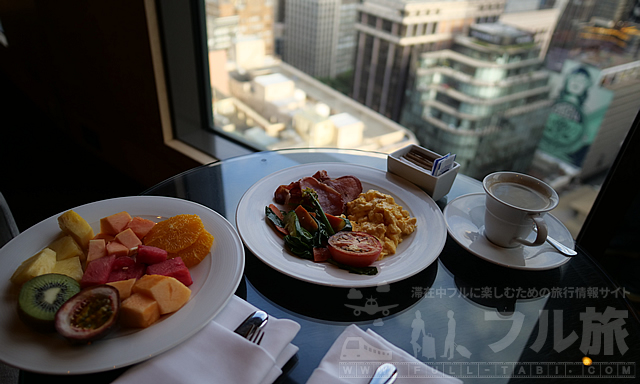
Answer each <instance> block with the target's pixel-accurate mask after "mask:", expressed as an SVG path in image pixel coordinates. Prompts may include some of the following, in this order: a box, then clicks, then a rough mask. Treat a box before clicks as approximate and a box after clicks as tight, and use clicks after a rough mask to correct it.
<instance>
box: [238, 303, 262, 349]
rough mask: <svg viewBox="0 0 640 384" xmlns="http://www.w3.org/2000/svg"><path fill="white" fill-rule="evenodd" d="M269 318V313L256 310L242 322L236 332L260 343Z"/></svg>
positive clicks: (253, 341)
mask: <svg viewBox="0 0 640 384" xmlns="http://www.w3.org/2000/svg"><path fill="white" fill-rule="evenodd" d="M268 320H269V315H268V314H267V313H266V312H264V311H255V312H253V313H252V314H250V315H249V316H248V317H247V318H246V319H245V320H244V321H243V322H242V323H240V325H239V326H238V328H236V329H235V330H234V332H235V333H237V334H239V335H240V336H242V337H244V338H245V339H247V340H249V341H251V342H252V343H256V344H258V345H259V344H260V343H261V342H262V337H263V336H264V330H263V328H264V326H265V325H266V324H267V321H268Z"/></svg>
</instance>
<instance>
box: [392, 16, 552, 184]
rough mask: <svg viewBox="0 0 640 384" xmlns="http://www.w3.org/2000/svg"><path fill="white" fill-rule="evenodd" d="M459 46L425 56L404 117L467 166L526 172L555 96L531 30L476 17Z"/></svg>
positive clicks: (478, 171)
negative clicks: (551, 98) (523, 29)
mask: <svg viewBox="0 0 640 384" xmlns="http://www.w3.org/2000/svg"><path fill="white" fill-rule="evenodd" d="M469 31H470V32H469V35H468V36H463V35H460V36H456V37H454V39H453V45H452V47H451V49H445V50H441V51H437V52H427V53H423V54H422V55H421V56H420V61H419V63H420V64H419V68H418V69H417V72H416V81H415V84H414V86H413V88H412V89H411V91H410V95H409V97H408V100H407V102H406V103H405V108H404V110H403V114H402V119H401V122H400V123H401V124H402V125H404V126H406V127H407V128H409V129H411V130H412V131H413V132H415V134H416V137H417V138H418V140H419V141H420V143H421V144H422V145H423V146H425V147H427V148H429V149H431V150H433V151H435V152H438V153H441V154H446V153H449V152H450V153H455V154H456V156H457V158H456V161H457V162H458V163H460V165H461V170H460V171H461V172H463V173H465V174H467V175H470V176H472V177H476V178H480V179H482V177H484V175H486V174H487V173H489V172H491V171H495V170H496V169H510V170H513V171H520V172H526V170H527V169H528V167H529V165H530V163H531V161H532V159H533V157H534V154H535V149H536V147H537V146H538V142H539V140H540V138H541V135H542V132H543V130H544V123H545V121H546V115H547V114H548V112H549V107H550V104H551V100H550V99H549V91H550V87H549V85H548V80H549V73H548V71H547V70H546V69H544V68H543V65H544V60H543V59H542V58H540V57H539V49H540V47H539V44H537V43H535V42H534V40H533V35H532V34H531V33H529V32H526V31H522V30H518V29H515V28H513V27H510V26H507V25H503V24H499V23H489V24H476V25H473V26H471V27H470V29H469Z"/></svg>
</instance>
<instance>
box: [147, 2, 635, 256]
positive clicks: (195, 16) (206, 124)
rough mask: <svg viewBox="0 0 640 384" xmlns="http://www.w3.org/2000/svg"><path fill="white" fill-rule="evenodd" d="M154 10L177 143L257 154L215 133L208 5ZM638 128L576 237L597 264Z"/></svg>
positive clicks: (629, 171) (622, 192)
mask: <svg viewBox="0 0 640 384" xmlns="http://www.w3.org/2000/svg"><path fill="white" fill-rule="evenodd" d="M152 1H153V0H152ZM156 4H157V15H158V23H159V27H160V28H159V29H160V37H161V39H162V48H163V61H164V66H165V74H166V82H167V91H168V97H169V104H170V110H171V118H172V127H173V133H174V137H175V138H177V139H178V140H179V141H183V142H185V143H187V144H188V145H190V146H192V147H194V148H197V149H199V150H200V151H203V152H205V153H208V154H210V155H212V156H214V157H215V158H217V159H221V160H222V159H226V158H230V157H234V156H238V155H242V154H248V153H253V152H256V151H258V150H257V149H255V148H253V147H251V146H250V145H248V144H247V143H244V142H241V141H239V140H235V139H233V138H230V137H227V136H224V135H223V134H221V133H218V132H215V131H214V130H213V127H214V122H213V113H212V105H211V103H210V102H209V101H210V100H211V97H212V95H211V88H210V87H207V86H206V84H210V78H209V71H208V68H209V60H208V52H207V51H208V49H207V45H206V11H205V2H204V1H203V0H189V1H185V2H182V1H181V2H176V1H171V0H157V2H156ZM436 13H437V11H436ZM167 15H171V16H170V17H167ZM639 125H640V112H639V113H638V114H637V116H636V118H635V120H634V122H633V124H632V126H631V127H630V130H629V133H628V134H627V136H626V138H625V140H624V142H623V144H622V146H621V148H620V151H619V153H618V156H617V158H616V161H615V162H614V164H613V165H612V167H611V168H610V170H609V171H608V173H607V176H606V178H605V181H604V183H603V185H602V188H601V190H600V192H599V193H598V196H597V199H596V201H595V203H594V204H593V207H592V209H591V210H590V212H589V214H588V215H587V219H586V221H585V223H584V225H583V226H582V229H581V231H580V233H579V234H578V236H577V237H576V247H578V248H580V249H581V250H582V251H583V252H585V253H586V254H587V255H589V256H590V257H592V258H594V259H595V260H596V261H597V260H598V259H599V258H601V257H603V256H602V255H603V254H604V252H605V250H606V248H607V247H608V246H609V241H610V240H611V239H612V238H613V236H614V234H615V230H616V226H615V225H611V223H612V222H615V220H616V218H617V217H619V216H620V215H621V212H625V206H626V205H627V204H628V202H630V201H632V199H634V198H636V196H637V192H635V190H634V188H630V187H629V186H630V182H632V180H634V176H635V174H634V172H636V171H637V170H638V164H640V162H638V155H637V154H636V153H635V150H636V149H637V148H638V147H639V145H640V143H639V138H638V132H637V131H638V130H637V128H638V126H639Z"/></svg>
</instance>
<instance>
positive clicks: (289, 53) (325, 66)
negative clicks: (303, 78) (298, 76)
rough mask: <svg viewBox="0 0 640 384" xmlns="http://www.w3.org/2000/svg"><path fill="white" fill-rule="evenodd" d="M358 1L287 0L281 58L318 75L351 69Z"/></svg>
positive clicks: (323, 76) (329, 76) (328, 76)
mask: <svg viewBox="0 0 640 384" xmlns="http://www.w3.org/2000/svg"><path fill="white" fill-rule="evenodd" d="M356 3H357V1H356V0H286V1H285V5H284V14H285V16H284V32H283V34H284V37H283V52H282V60H283V61H284V62H286V63H288V64H289V65H292V66H294V67H296V68H298V69H299V70H301V71H303V72H305V73H307V74H308V75H310V76H313V77H316V78H334V77H336V76H337V75H339V74H341V73H344V72H347V71H349V70H351V69H352V66H353V55H354V51H355V44H356V43H355V18H356Z"/></svg>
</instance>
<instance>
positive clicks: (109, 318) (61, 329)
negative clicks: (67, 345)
mask: <svg viewBox="0 0 640 384" xmlns="http://www.w3.org/2000/svg"><path fill="white" fill-rule="evenodd" d="M119 312H120V294H119V292H118V290H117V289H116V288H114V287H112V286H110V285H95V286H92V287H87V288H84V289H83V290H81V291H80V292H78V293H77V294H76V295H74V296H73V297H71V298H70V299H69V300H67V302H65V303H64V304H63V305H62V306H61V307H60V309H59V310H58V312H57V313H56V321H55V326H56V330H57V331H58V333H60V334H61V335H62V336H64V337H65V338H66V339H67V340H69V341H71V342H73V343H86V342H90V341H93V340H97V339H100V338H102V337H104V336H105V335H107V333H109V332H110V331H111V330H112V329H113V328H114V325H115V324H116V323H117V320H118V314H119Z"/></svg>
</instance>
